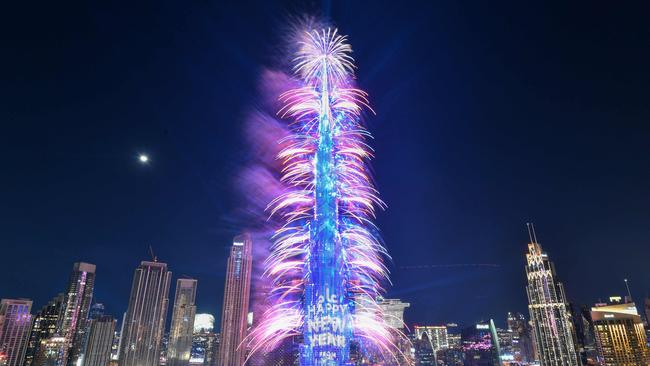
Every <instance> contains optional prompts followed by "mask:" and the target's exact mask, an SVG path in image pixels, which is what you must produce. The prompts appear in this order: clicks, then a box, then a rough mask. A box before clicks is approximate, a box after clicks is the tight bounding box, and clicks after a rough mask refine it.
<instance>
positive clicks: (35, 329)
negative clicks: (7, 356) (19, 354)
mask: <svg viewBox="0 0 650 366" xmlns="http://www.w3.org/2000/svg"><path fill="white" fill-rule="evenodd" d="M64 298H65V297H64V296H63V294H62V293H61V294H58V295H57V296H55V297H54V298H53V299H52V300H50V301H49V302H48V303H47V305H45V306H43V308H42V309H41V310H40V311H39V312H38V313H37V314H36V315H35V316H34V323H33V325H32V332H31V334H30V335H29V345H28V346H27V352H26V353H25V366H31V365H32V363H33V362H34V358H35V357H36V354H37V353H38V349H39V347H40V345H41V341H42V340H45V339H48V338H50V337H53V336H54V335H55V334H56V332H57V326H58V324H59V322H60V318H61V313H62V312H63V300H64Z"/></svg>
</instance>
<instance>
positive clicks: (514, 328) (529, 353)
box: [507, 312, 535, 362]
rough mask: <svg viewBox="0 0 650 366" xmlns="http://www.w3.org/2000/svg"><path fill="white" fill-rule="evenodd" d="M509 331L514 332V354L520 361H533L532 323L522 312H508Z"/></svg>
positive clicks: (516, 359)
mask: <svg viewBox="0 0 650 366" xmlns="http://www.w3.org/2000/svg"><path fill="white" fill-rule="evenodd" d="M507 325H508V331H509V332H511V333H512V356H513V358H514V360H515V361H518V362H533V361H534V360H535V355H534V354H533V340H532V338H531V335H530V333H531V329H530V325H529V324H528V322H527V321H526V317H524V315H523V314H521V313H511V312H508V318H507Z"/></svg>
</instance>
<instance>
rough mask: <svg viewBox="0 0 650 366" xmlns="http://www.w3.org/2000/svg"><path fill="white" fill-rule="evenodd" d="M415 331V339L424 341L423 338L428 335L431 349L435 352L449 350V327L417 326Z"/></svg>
mask: <svg viewBox="0 0 650 366" xmlns="http://www.w3.org/2000/svg"><path fill="white" fill-rule="evenodd" d="M414 331H415V338H416V339H418V340H422V337H423V336H424V335H426V336H427V340H428V341H429V343H430V344H431V349H432V350H434V351H438V350H441V349H444V348H449V339H448V337H447V326H445V325H424V326H422V325H416V326H415V327H414Z"/></svg>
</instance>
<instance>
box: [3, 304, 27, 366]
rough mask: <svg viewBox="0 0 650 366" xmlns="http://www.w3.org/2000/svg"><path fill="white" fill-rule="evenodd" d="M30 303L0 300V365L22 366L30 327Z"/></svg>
mask: <svg viewBox="0 0 650 366" xmlns="http://www.w3.org/2000/svg"><path fill="white" fill-rule="evenodd" d="M31 309H32V301H31V300H25V299H2V300H1V301H0V364H2V365H3V366H22V365H23V361H24V359H25V352H26V351H27V345H28V342H29V331H30V329H31V326H32V315H31V314H30V311H31Z"/></svg>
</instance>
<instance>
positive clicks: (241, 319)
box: [218, 234, 253, 366]
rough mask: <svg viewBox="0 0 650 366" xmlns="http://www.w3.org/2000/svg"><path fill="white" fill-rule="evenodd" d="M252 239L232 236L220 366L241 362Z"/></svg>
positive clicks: (246, 313)
mask: <svg viewBox="0 0 650 366" xmlns="http://www.w3.org/2000/svg"><path fill="white" fill-rule="evenodd" d="M252 246H253V242H252V240H251V237H250V235H247V234H244V235H239V236H237V237H235V238H234V240H233V245H232V248H231V250H230V257H229V258H228V265H227V268H226V284H225V290H224V297H223V308H222V312H221V344H220V347H219V362H218V365H219V366H242V365H243V364H244V359H245V356H246V348H245V347H239V346H240V344H241V343H242V341H243V340H244V337H246V328H247V316H248V305H249V301H250V286H251V269H252V264H253V255H252V250H253V248H252Z"/></svg>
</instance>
